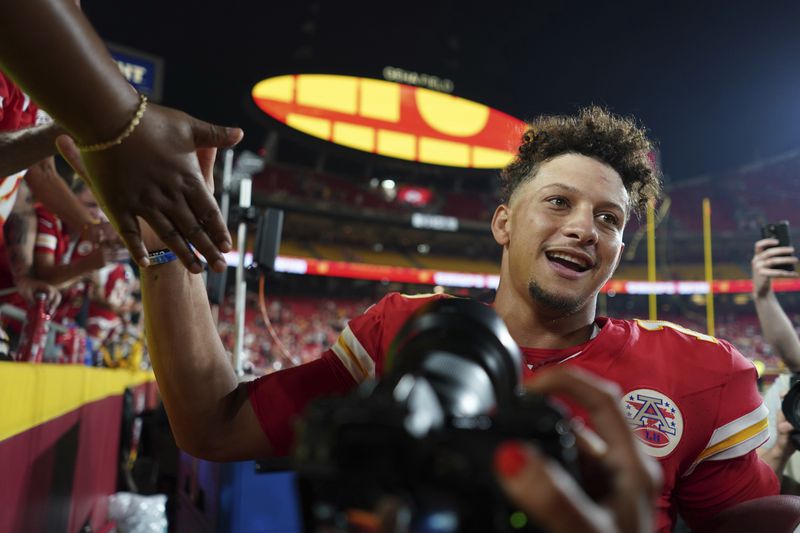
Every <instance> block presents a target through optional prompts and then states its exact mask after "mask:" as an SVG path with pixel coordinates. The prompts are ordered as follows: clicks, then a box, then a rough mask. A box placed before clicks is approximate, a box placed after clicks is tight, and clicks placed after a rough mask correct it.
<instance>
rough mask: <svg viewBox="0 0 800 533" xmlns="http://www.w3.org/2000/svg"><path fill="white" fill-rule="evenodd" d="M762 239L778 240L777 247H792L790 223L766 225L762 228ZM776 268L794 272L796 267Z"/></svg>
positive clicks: (783, 221)
mask: <svg viewBox="0 0 800 533" xmlns="http://www.w3.org/2000/svg"><path fill="white" fill-rule="evenodd" d="M761 237H762V238H764V239H778V244H777V246H791V245H792V241H791V240H790V239H789V221H788V220H781V221H780V222H775V223H774V224H764V225H763V226H761ZM774 268H779V269H781V270H788V271H789V272H794V265H778V266H776V267H774Z"/></svg>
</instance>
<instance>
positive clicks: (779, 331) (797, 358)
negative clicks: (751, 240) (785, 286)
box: [752, 239, 800, 372]
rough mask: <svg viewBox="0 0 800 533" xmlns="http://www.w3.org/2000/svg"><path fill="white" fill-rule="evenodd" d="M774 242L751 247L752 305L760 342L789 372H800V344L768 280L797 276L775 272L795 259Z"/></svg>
mask: <svg viewBox="0 0 800 533" xmlns="http://www.w3.org/2000/svg"><path fill="white" fill-rule="evenodd" d="M777 244H778V241H777V240H776V239H762V240H760V241H758V242H756V244H755V254H754V255H753V261H752V267H753V302H754V303H755V306H756V313H757V314H758V321H759V322H760V324H761V331H762V332H763V333H764V339H765V340H766V341H767V342H768V343H769V345H770V346H772V349H773V350H775V353H776V354H777V355H778V356H779V357H780V358H781V359H782V360H783V362H784V363H785V364H786V366H787V367H788V368H789V370H791V371H792V372H800V340H798V338H797V333H796V332H795V329H794V326H793V325H792V322H791V321H790V320H789V317H788V316H786V313H785V312H784V311H783V308H782V307H781V304H780V302H778V298H777V297H776V296H775V292H774V291H773V290H772V278H796V277H797V273H796V272H794V271H791V272H790V271H787V270H782V269H779V268H776V267H777V266H779V265H794V264H796V263H797V257H795V256H794V248H793V247H791V246H783V247H779V246H776V245H777Z"/></svg>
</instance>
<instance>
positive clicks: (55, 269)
mask: <svg viewBox="0 0 800 533" xmlns="http://www.w3.org/2000/svg"><path fill="white" fill-rule="evenodd" d="M102 266H103V265H99V266H98V264H97V260H96V259H95V258H94V257H92V256H88V257H86V258H84V259H81V260H80V261H75V262H73V263H69V264H66V265H55V264H43V261H39V260H37V261H35V262H34V268H33V270H34V273H35V275H36V279H40V280H42V281H44V282H47V283H49V284H50V285H54V286H56V287H58V288H64V287H65V286H67V285H70V284H72V283H74V282H75V281H78V280H79V279H80V278H82V277H84V276H86V275H87V274H89V273H91V272H94V271H95V270H97V269H98V268H101V267H102Z"/></svg>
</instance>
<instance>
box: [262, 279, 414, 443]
mask: <svg viewBox="0 0 800 533" xmlns="http://www.w3.org/2000/svg"><path fill="white" fill-rule="evenodd" d="M402 298H404V297H403V296H401V295H399V294H396V293H392V294H390V295H387V296H386V297H384V298H383V299H382V300H381V301H380V302H378V303H377V304H375V305H373V306H372V307H370V308H369V309H367V311H366V312H365V313H364V314H362V315H361V316H359V317H356V318H354V319H352V320H350V322H349V323H348V325H347V327H345V329H344V330H343V331H342V333H341V334H340V335H339V338H338V339H337V340H336V342H335V343H334V345H333V346H332V347H331V348H330V349H329V350H327V351H326V352H325V353H323V354H322V357H321V358H320V359H318V360H316V361H312V362H310V363H306V364H304V365H300V366H298V367H294V368H290V369H287V370H282V371H280V372H275V373H273V374H269V375H267V376H264V377H261V378H259V379H257V380H255V381H253V382H251V383H250V385H249V391H248V392H249V396H250V403H251V404H252V405H253V410H254V411H255V413H256V417H257V418H258V420H259V423H260V424H261V427H262V429H263V430H264V433H265V434H266V436H267V439H268V440H269V442H270V445H271V446H272V449H273V452H274V453H275V454H276V455H286V454H287V453H289V451H290V450H291V446H292V442H293V440H294V428H293V425H294V421H295V419H296V418H297V417H298V416H299V415H301V414H302V413H303V411H304V410H305V408H306V406H307V405H308V404H309V403H310V402H311V401H312V400H314V399H316V398H319V397H321V396H328V395H333V394H345V393H347V392H349V391H350V390H352V389H353V388H354V387H355V386H356V385H357V384H358V383H361V382H362V381H364V380H366V379H368V378H372V377H375V375H376V368H381V367H382V358H383V355H384V349H383V347H384V344H385V342H384V341H385V335H387V331H386V329H387V325H388V326H392V324H393V319H392V317H393V316H396V315H398V313H396V312H395V311H397V309H398V307H402ZM389 329H391V327H390V328H389Z"/></svg>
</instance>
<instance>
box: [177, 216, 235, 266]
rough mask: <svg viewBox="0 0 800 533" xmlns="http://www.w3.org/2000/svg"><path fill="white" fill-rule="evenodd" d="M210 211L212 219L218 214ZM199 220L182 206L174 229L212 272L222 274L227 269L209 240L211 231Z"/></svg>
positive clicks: (223, 259) (214, 245) (199, 218)
mask: <svg viewBox="0 0 800 533" xmlns="http://www.w3.org/2000/svg"><path fill="white" fill-rule="evenodd" d="M214 207H215V208H216V204H214ZM212 211H213V212H212V213H211V214H212V217H213V215H215V214H217V213H218V211H217V210H216V209H213V210H212ZM201 218H202V217H195V215H194V214H193V213H192V210H190V209H189V206H188V205H185V204H184V205H183V209H180V210H177V214H176V218H175V219H174V223H175V227H176V229H177V230H178V231H179V232H180V233H181V235H183V236H184V237H185V238H186V239H187V240H189V241H190V242H191V243H192V245H194V247H195V248H196V249H197V251H198V252H200V253H201V254H202V255H203V257H205V258H206V261H207V262H208V264H209V265H210V267H211V268H212V269H213V270H214V271H216V272H222V271H224V270H225V269H226V268H227V263H226V262H225V258H224V257H223V256H222V254H221V253H220V252H219V250H218V247H217V245H216V244H214V242H212V240H211V238H210V233H211V231H210V230H209V228H208V227H207V226H206V225H205V224H207V223H206V222H204V221H202V220H201ZM219 218H220V220H221V218H222V217H221V216H220V217H219ZM212 219H213V218H212ZM226 229H227V228H226ZM165 242H166V241H165ZM167 244H169V243H167Z"/></svg>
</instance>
